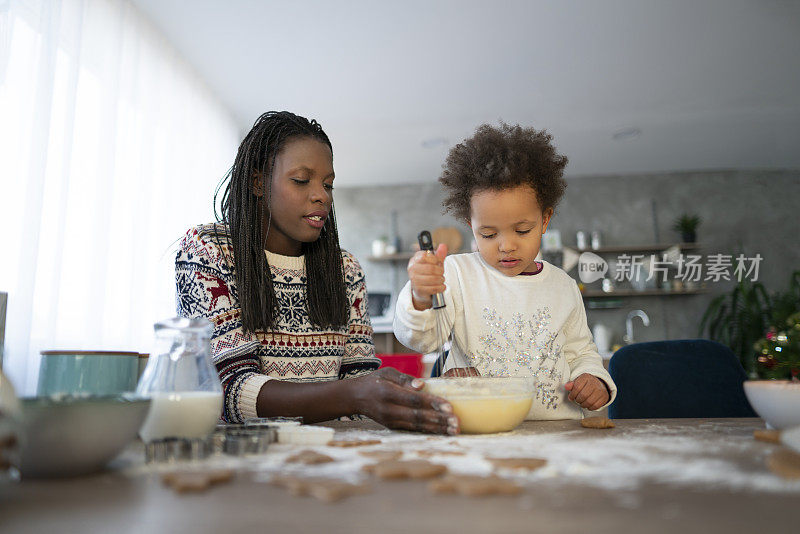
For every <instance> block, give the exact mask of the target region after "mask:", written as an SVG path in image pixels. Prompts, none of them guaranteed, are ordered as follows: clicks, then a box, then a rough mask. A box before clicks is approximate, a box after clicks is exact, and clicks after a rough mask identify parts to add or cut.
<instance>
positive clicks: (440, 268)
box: [408, 243, 447, 310]
mask: <svg viewBox="0 0 800 534" xmlns="http://www.w3.org/2000/svg"><path fill="white" fill-rule="evenodd" d="M445 256H447V245H445V244H444V243H442V244H441V245H439V247H438V248H437V249H436V254H429V253H428V252H426V251H424V250H420V251H419V252H417V253H416V254H414V256H412V257H411V259H410V260H409V262H408V279H409V280H411V302H412V304H413V305H414V309H415V310H427V309H428V308H430V307H431V295H436V294H437V293H443V292H444V290H445V285H444V258H445Z"/></svg>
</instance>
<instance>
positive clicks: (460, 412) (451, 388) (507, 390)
mask: <svg viewBox="0 0 800 534" xmlns="http://www.w3.org/2000/svg"><path fill="white" fill-rule="evenodd" d="M535 385H536V381H535V380H534V379H533V378H529V377H509V378H505V377H503V378H493V377H482V376H481V377H478V376H476V377H459V378H455V377H453V378H429V379H428V380H426V381H425V388H424V391H425V392H426V393H430V394H431V395H436V396H437V397H442V398H443V399H446V400H448V401H449V402H450V404H451V405H452V406H453V412H454V413H455V414H456V415H457V416H458V419H459V422H460V426H461V432H463V433H464V434H491V433H494V432H507V431H509V430H513V429H514V428H516V427H517V425H519V424H520V423H521V422H522V421H524V420H525V416H527V415H528V412H529V411H530V409H531V404H533V394H534V388H535Z"/></svg>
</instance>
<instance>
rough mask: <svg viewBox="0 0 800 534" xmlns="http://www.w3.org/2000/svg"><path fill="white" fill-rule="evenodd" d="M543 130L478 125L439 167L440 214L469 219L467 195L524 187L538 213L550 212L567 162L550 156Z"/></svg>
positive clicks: (559, 192)
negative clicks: (539, 209)
mask: <svg viewBox="0 0 800 534" xmlns="http://www.w3.org/2000/svg"><path fill="white" fill-rule="evenodd" d="M552 138H553V137H552V136H551V135H550V134H549V133H547V131H545V130H535V129H533V128H523V127H521V126H520V125H518V124H517V125H514V126H510V125H508V124H506V123H504V122H501V123H500V127H499V128H496V127H494V126H491V125H489V124H482V125H481V126H479V127H478V129H477V130H475V135H473V136H472V137H471V138H469V139H465V140H464V142H463V143H460V144H458V145H456V146H454V147H453V148H452V149H451V150H450V154H448V156H447V161H446V162H445V164H444V165H443V168H444V170H443V171H442V176H441V177H440V178H439V182H441V184H442V185H443V186H444V188H445V191H446V193H447V197H446V198H445V199H444V201H443V202H442V205H443V206H444V209H445V212H450V213H451V214H453V215H454V216H455V217H456V218H457V219H461V220H467V221H468V220H469V218H470V201H471V200H472V195H474V194H475V193H476V192H478V191H485V190H487V189H493V190H503V189H511V188H514V187H517V186H520V185H529V186H531V187H532V188H533V190H534V191H535V192H536V198H537V199H538V200H539V204H540V205H541V207H542V210H547V209H548V208H553V209H555V207H556V205H557V204H558V202H559V201H560V200H561V197H562V196H563V195H564V190H565V189H566V188H567V182H566V181H565V180H564V178H563V173H564V167H565V166H566V165H567V158H566V157H565V156H562V155H561V154H558V153H556V149H555V147H554V146H553V145H552V144H551V143H550V142H551V140H552Z"/></svg>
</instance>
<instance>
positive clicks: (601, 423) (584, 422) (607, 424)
mask: <svg viewBox="0 0 800 534" xmlns="http://www.w3.org/2000/svg"><path fill="white" fill-rule="evenodd" d="M581 426H582V427H584V428H614V427H616V426H617V425H615V424H614V421H612V420H611V419H609V418H607V417H586V418H584V419H581Z"/></svg>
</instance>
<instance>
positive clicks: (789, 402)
mask: <svg viewBox="0 0 800 534" xmlns="http://www.w3.org/2000/svg"><path fill="white" fill-rule="evenodd" d="M744 393H745V395H747V400H748V401H750V405H751V406H752V407H753V409H754V410H755V411H756V413H757V414H758V415H760V416H761V418H762V419H763V420H764V421H766V422H767V423H768V424H769V425H770V426H771V427H773V428H777V429H783V428H791V427H794V426H800V382H789V381H788V380H749V381H747V382H745V383H744Z"/></svg>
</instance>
